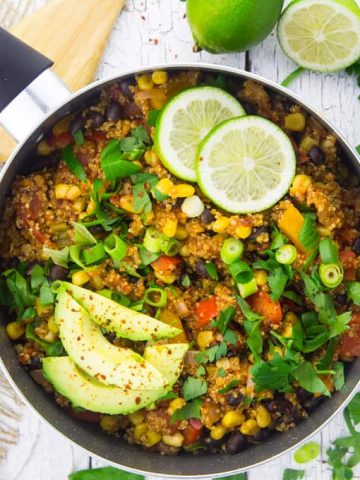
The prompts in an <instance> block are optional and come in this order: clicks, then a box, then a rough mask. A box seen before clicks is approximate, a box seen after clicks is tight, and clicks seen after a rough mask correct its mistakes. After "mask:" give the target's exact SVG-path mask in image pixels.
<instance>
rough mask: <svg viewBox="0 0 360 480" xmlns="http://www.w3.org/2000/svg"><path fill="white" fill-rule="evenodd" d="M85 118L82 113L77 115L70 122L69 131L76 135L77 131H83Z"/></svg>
mask: <svg viewBox="0 0 360 480" xmlns="http://www.w3.org/2000/svg"><path fill="white" fill-rule="evenodd" d="M84 124H85V119H84V117H83V116H82V114H81V113H79V114H78V115H76V116H75V117H74V118H73V119H72V120H71V122H70V125H69V133H70V135H75V133H76V132H79V131H81V130H82V129H83V128H84Z"/></svg>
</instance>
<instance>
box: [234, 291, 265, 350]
mask: <svg viewBox="0 0 360 480" xmlns="http://www.w3.org/2000/svg"><path fill="white" fill-rule="evenodd" d="M236 301H237V302H238V304H239V307H240V309H241V311H242V313H243V315H244V317H245V320H244V328H245V332H246V334H247V340H246V343H247V346H248V347H249V349H250V351H251V353H252V354H253V355H254V357H255V358H257V357H259V356H260V355H261V353H262V350H263V340H262V336H261V329H260V325H261V321H262V319H263V318H262V316H261V315H259V314H258V313H255V312H253V311H252V310H251V308H250V307H249V305H248V303H247V302H246V301H245V300H244V299H243V298H241V297H240V296H237V297H236Z"/></svg>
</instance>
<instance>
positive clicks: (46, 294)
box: [39, 279, 55, 307]
mask: <svg viewBox="0 0 360 480" xmlns="http://www.w3.org/2000/svg"><path fill="white" fill-rule="evenodd" d="M39 299H40V303H41V305H42V306H44V307H46V306H47V305H52V304H53V303H54V302H55V296H54V294H53V292H52V291H51V288H50V283H49V280H47V279H46V280H44V282H43V283H42V285H41V287H40V292H39Z"/></svg>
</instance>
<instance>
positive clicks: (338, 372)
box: [332, 362, 345, 391]
mask: <svg viewBox="0 0 360 480" xmlns="http://www.w3.org/2000/svg"><path fill="white" fill-rule="evenodd" d="M332 368H333V370H334V371H335V375H334V385H335V389H336V390H337V391H339V390H341V389H342V387H343V386H344V384H345V374H344V364H343V363H342V362H335V363H334V365H333V367H332Z"/></svg>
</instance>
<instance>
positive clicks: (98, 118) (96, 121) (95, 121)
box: [86, 110, 105, 128]
mask: <svg viewBox="0 0 360 480" xmlns="http://www.w3.org/2000/svg"><path fill="white" fill-rule="evenodd" d="M86 120H87V121H88V122H89V124H90V126H92V127H94V128H99V127H101V125H102V124H103V123H104V122H105V117H104V115H103V114H102V113H100V112H95V111H94V110H91V111H90V112H88V114H87V115H86Z"/></svg>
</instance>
